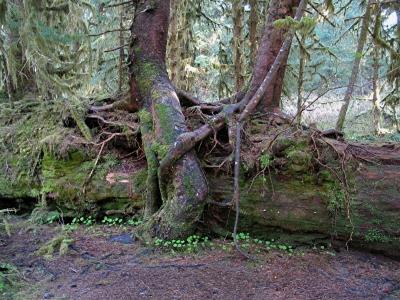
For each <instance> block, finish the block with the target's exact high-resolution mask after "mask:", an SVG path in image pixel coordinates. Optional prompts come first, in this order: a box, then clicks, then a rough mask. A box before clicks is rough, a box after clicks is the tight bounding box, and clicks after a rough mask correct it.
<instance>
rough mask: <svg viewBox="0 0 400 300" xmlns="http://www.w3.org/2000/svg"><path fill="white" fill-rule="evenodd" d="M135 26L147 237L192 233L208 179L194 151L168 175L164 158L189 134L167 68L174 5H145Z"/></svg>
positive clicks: (160, 2)
mask: <svg viewBox="0 0 400 300" xmlns="http://www.w3.org/2000/svg"><path fill="white" fill-rule="evenodd" d="M137 11H138V12H140V13H139V14H137V15H136V17H135V19H134V21H133V26H132V36H134V37H135V38H134V39H133V43H132V57H131V60H132V67H131V73H132V78H133V79H134V81H135V84H134V86H135V88H136V90H137V94H138V95H140V106H141V111H140V114H139V116H140V123H141V132H142V141H143V147H144V150H145V154H146V159H147V165H148V166H147V169H148V175H147V195H146V214H145V217H146V219H147V223H146V224H145V225H144V227H145V228H144V230H143V233H144V234H145V235H148V234H150V236H154V235H157V236H159V237H168V238H174V237H180V236H185V235H188V234H189V233H191V232H192V231H193V226H194V224H195V222H196V221H197V220H198V219H199V218H200V215H201V213H202V212H203V207H204V205H205V198H206V195H207V183H206V178H205V176H204V174H203V171H202V170H201V167H200V164H199V162H198V160H197V158H196V154H195V153H194V151H190V152H188V153H185V154H184V155H183V156H182V158H181V159H180V160H179V161H177V162H176V164H175V165H174V166H173V168H172V169H171V170H168V174H160V171H159V164H160V162H159V161H160V160H161V159H163V158H164V156H165V155H166V151H167V150H168V149H169V148H170V147H171V146H172V145H174V144H175V143H177V138H178V137H179V136H180V135H181V134H184V133H186V132H187V131H188V129H187V126H186V123H185V117H184V116H183V113H182V110H181V107H180V103H179V99H178V97H177V95H176V92H175V88H174V86H173V85H172V83H171V81H170V80H169V78H168V74H167V71H166V66H165V53H166V45H167V35H168V24H169V12H170V2H169V1H165V0H157V1H150V0H147V1H143V2H141V3H140V4H138V6H137Z"/></svg>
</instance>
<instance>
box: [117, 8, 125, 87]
mask: <svg viewBox="0 0 400 300" xmlns="http://www.w3.org/2000/svg"><path fill="white" fill-rule="evenodd" d="M119 28H120V32H119V47H120V49H119V66H118V76H119V78H118V93H119V94H121V93H122V86H123V84H124V77H125V74H124V64H125V50H124V45H125V39H124V31H123V29H124V8H123V6H121V8H120V21H119Z"/></svg>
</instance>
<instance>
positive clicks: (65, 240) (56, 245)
mask: <svg viewBox="0 0 400 300" xmlns="http://www.w3.org/2000/svg"><path fill="white" fill-rule="evenodd" d="M73 242H74V240H73V239H72V238H70V237H69V236H68V233H67V232H65V231H63V232H62V233H60V234H59V235H57V236H55V237H54V238H52V239H51V240H50V241H48V242H47V243H46V244H44V245H43V246H42V247H40V248H39V249H38V250H37V251H36V255H41V256H43V257H44V258H46V259H52V258H53V255H54V253H58V255H60V256H63V255H65V254H67V252H68V248H69V246H70V245H71V244H72V243H73Z"/></svg>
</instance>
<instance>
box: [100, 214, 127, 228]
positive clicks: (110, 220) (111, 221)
mask: <svg viewBox="0 0 400 300" xmlns="http://www.w3.org/2000/svg"><path fill="white" fill-rule="evenodd" d="M101 222H102V223H103V224H105V225H107V226H117V225H122V223H123V222H124V220H123V219H122V218H119V217H107V216H106V217H104V219H103V220H102V221H101Z"/></svg>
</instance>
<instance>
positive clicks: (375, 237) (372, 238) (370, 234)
mask: <svg viewBox="0 0 400 300" xmlns="http://www.w3.org/2000/svg"><path fill="white" fill-rule="evenodd" d="M364 239H365V241H366V242H368V243H376V242H380V243H387V242H388V241H389V238H388V237H387V236H386V235H384V234H383V233H382V232H380V231H379V230H377V229H369V230H368V231H367V233H366V234H365V237H364Z"/></svg>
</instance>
